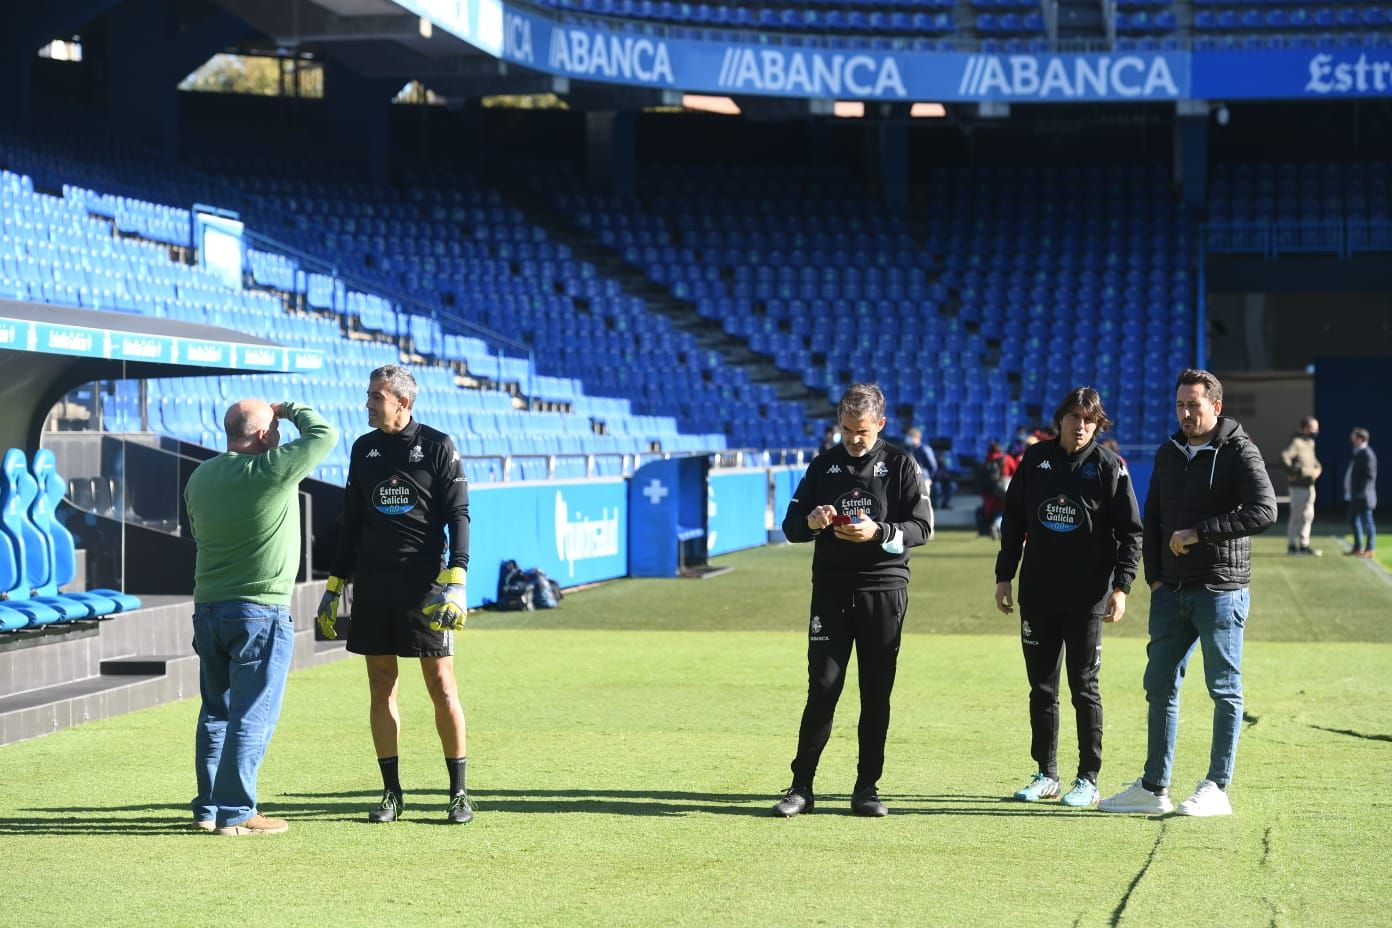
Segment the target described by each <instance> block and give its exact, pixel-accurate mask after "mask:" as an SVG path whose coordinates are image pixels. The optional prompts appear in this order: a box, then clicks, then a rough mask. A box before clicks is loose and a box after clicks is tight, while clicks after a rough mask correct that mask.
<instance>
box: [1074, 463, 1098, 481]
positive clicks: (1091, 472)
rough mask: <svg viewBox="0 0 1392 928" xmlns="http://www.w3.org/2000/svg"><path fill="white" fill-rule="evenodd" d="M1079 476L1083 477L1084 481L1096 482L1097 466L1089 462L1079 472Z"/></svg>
mask: <svg viewBox="0 0 1392 928" xmlns="http://www.w3.org/2000/svg"><path fill="white" fill-rule="evenodd" d="M1078 476H1079V477H1082V478H1083V479H1084V480H1096V479H1097V465H1096V464H1094V463H1092V462H1091V461H1088V462H1087V463H1086V464H1084V465H1083V466H1082V467H1081V468H1080V469H1079V470H1078Z"/></svg>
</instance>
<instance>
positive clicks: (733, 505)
mask: <svg viewBox="0 0 1392 928" xmlns="http://www.w3.org/2000/svg"><path fill="white" fill-rule="evenodd" d="M768 504H769V472H768V471H767V470H726V471H712V472H711V474H710V476H709V478H707V483H706V552H707V553H708V554H711V555H716V554H728V553H729V552H731V551H739V550H741V549H743V548H757V547H759V546H760V545H766V544H768V520H767V516H768Z"/></svg>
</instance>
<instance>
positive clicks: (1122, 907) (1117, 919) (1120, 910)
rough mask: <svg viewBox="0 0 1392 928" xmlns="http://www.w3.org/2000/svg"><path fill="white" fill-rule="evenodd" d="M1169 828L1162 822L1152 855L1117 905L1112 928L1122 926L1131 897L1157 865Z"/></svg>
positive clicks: (1151, 851)
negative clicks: (1153, 865) (1162, 843)
mask: <svg viewBox="0 0 1392 928" xmlns="http://www.w3.org/2000/svg"><path fill="white" fill-rule="evenodd" d="M1168 827H1169V823H1168V822H1163V821H1162V822H1161V823H1160V832H1159V834H1157V835H1156V836H1155V843H1154V844H1152V845H1151V846H1150V854H1149V855H1148V856H1147V857H1146V861H1145V863H1144V864H1142V865H1141V869H1140V871H1139V872H1137V874H1136V875H1135V876H1134V877H1132V878H1131V885H1129V886H1127V887H1126V894H1125V895H1123V896H1122V897H1121V902H1119V903H1117V907H1116V908H1115V909H1113V910H1112V920H1111V923H1110V924H1111V926H1112V928H1117V926H1118V925H1120V924H1121V917H1122V916H1123V915H1125V914H1126V906H1127V905H1129V904H1130V902H1131V895H1132V894H1133V893H1134V892H1135V891H1136V887H1137V886H1139V885H1140V883H1141V879H1142V877H1144V876H1145V875H1146V871H1147V870H1149V869H1150V865H1151V864H1153V863H1155V855H1156V854H1158V853H1159V852H1160V842H1161V841H1163V840H1165V830H1166V829H1167V828H1168Z"/></svg>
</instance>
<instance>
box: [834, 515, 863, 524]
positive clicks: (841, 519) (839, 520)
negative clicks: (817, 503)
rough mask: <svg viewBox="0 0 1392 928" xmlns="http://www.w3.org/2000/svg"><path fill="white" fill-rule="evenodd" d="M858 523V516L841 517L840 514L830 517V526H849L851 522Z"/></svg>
mask: <svg viewBox="0 0 1392 928" xmlns="http://www.w3.org/2000/svg"><path fill="white" fill-rule="evenodd" d="M859 521H860V516H843V515H841V514H840V513H837V514H836V515H834V516H832V517H831V524H832V525H850V524H851V523H853V522H859Z"/></svg>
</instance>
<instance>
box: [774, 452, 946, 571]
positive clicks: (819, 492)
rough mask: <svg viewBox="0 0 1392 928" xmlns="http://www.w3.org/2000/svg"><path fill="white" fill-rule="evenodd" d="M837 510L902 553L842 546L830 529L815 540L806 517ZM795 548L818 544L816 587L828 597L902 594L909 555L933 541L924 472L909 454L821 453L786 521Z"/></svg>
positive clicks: (877, 546) (869, 544)
mask: <svg viewBox="0 0 1392 928" xmlns="http://www.w3.org/2000/svg"><path fill="white" fill-rule="evenodd" d="M826 505H831V506H835V507H836V511H837V512H839V513H840V514H842V515H847V516H849V515H860V516H861V517H862V518H868V519H871V520H873V521H874V522H876V523H877V524H878V525H879V526H880V532H881V538H882V539H883V540H884V542H885V544H888V545H889V546H891V547H894V546H896V544H902V546H903V549H904V550H903V551H902V553H899V554H890V553H889V552H887V551H886V550H885V544H882V543H880V542H876V541H866V542H854V541H842V540H841V539H839V538H837V537H836V533H835V532H834V531H833V530H832V529H831V528H825V529H823V530H822V531H820V532H813V531H812V530H811V529H809V528H808V527H807V516H808V514H809V513H810V512H811V511H812V510H813V509H815V508H817V507H818V506H826ZM783 534H784V535H786V536H787V538H788V540H789V541H794V542H801V541H815V542H816V544H815V546H814V547H813V551H812V585H813V586H815V587H818V588H825V589H843V590H899V589H903V588H904V587H906V586H908V583H909V552H908V549H909V548H913V547H917V546H918V545H921V544H923V543H924V542H926V541H927V540H928V539H929V538H930V537H932V534H933V506H932V504H931V503H930V502H929V501H928V497H927V496H926V495H924V493H923V482H922V479H921V478H920V476H919V471H918V465H917V464H916V463H914V459H913V458H911V457H910V456H909V455H908V453H907V452H905V451H904V450H903V449H902V448H896V447H894V446H893V445H890V444H888V443H886V442H885V441H884V440H883V439H880V440H879V441H877V442H875V445H874V446H873V447H872V448H871V449H870V451H869V453H867V454H866V455H865V457H863V458H853V457H851V456H850V455H849V454H847V453H846V448H845V446H844V445H837V446H835V447H834V448H830V449H828V450H826V451H823V452H822V453H821V454H819V455H817V456H816V457H815V458H813V459H812V463H811V464H809V465H807V472H806V473H805V474H803V476H802V482H801V483H799V484H798V486H797V490H796V491H794V493H793V498H792V501H791V502H789V503H788V512H787V514H786V515H785V516H784V517H783Z"/></svg>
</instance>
